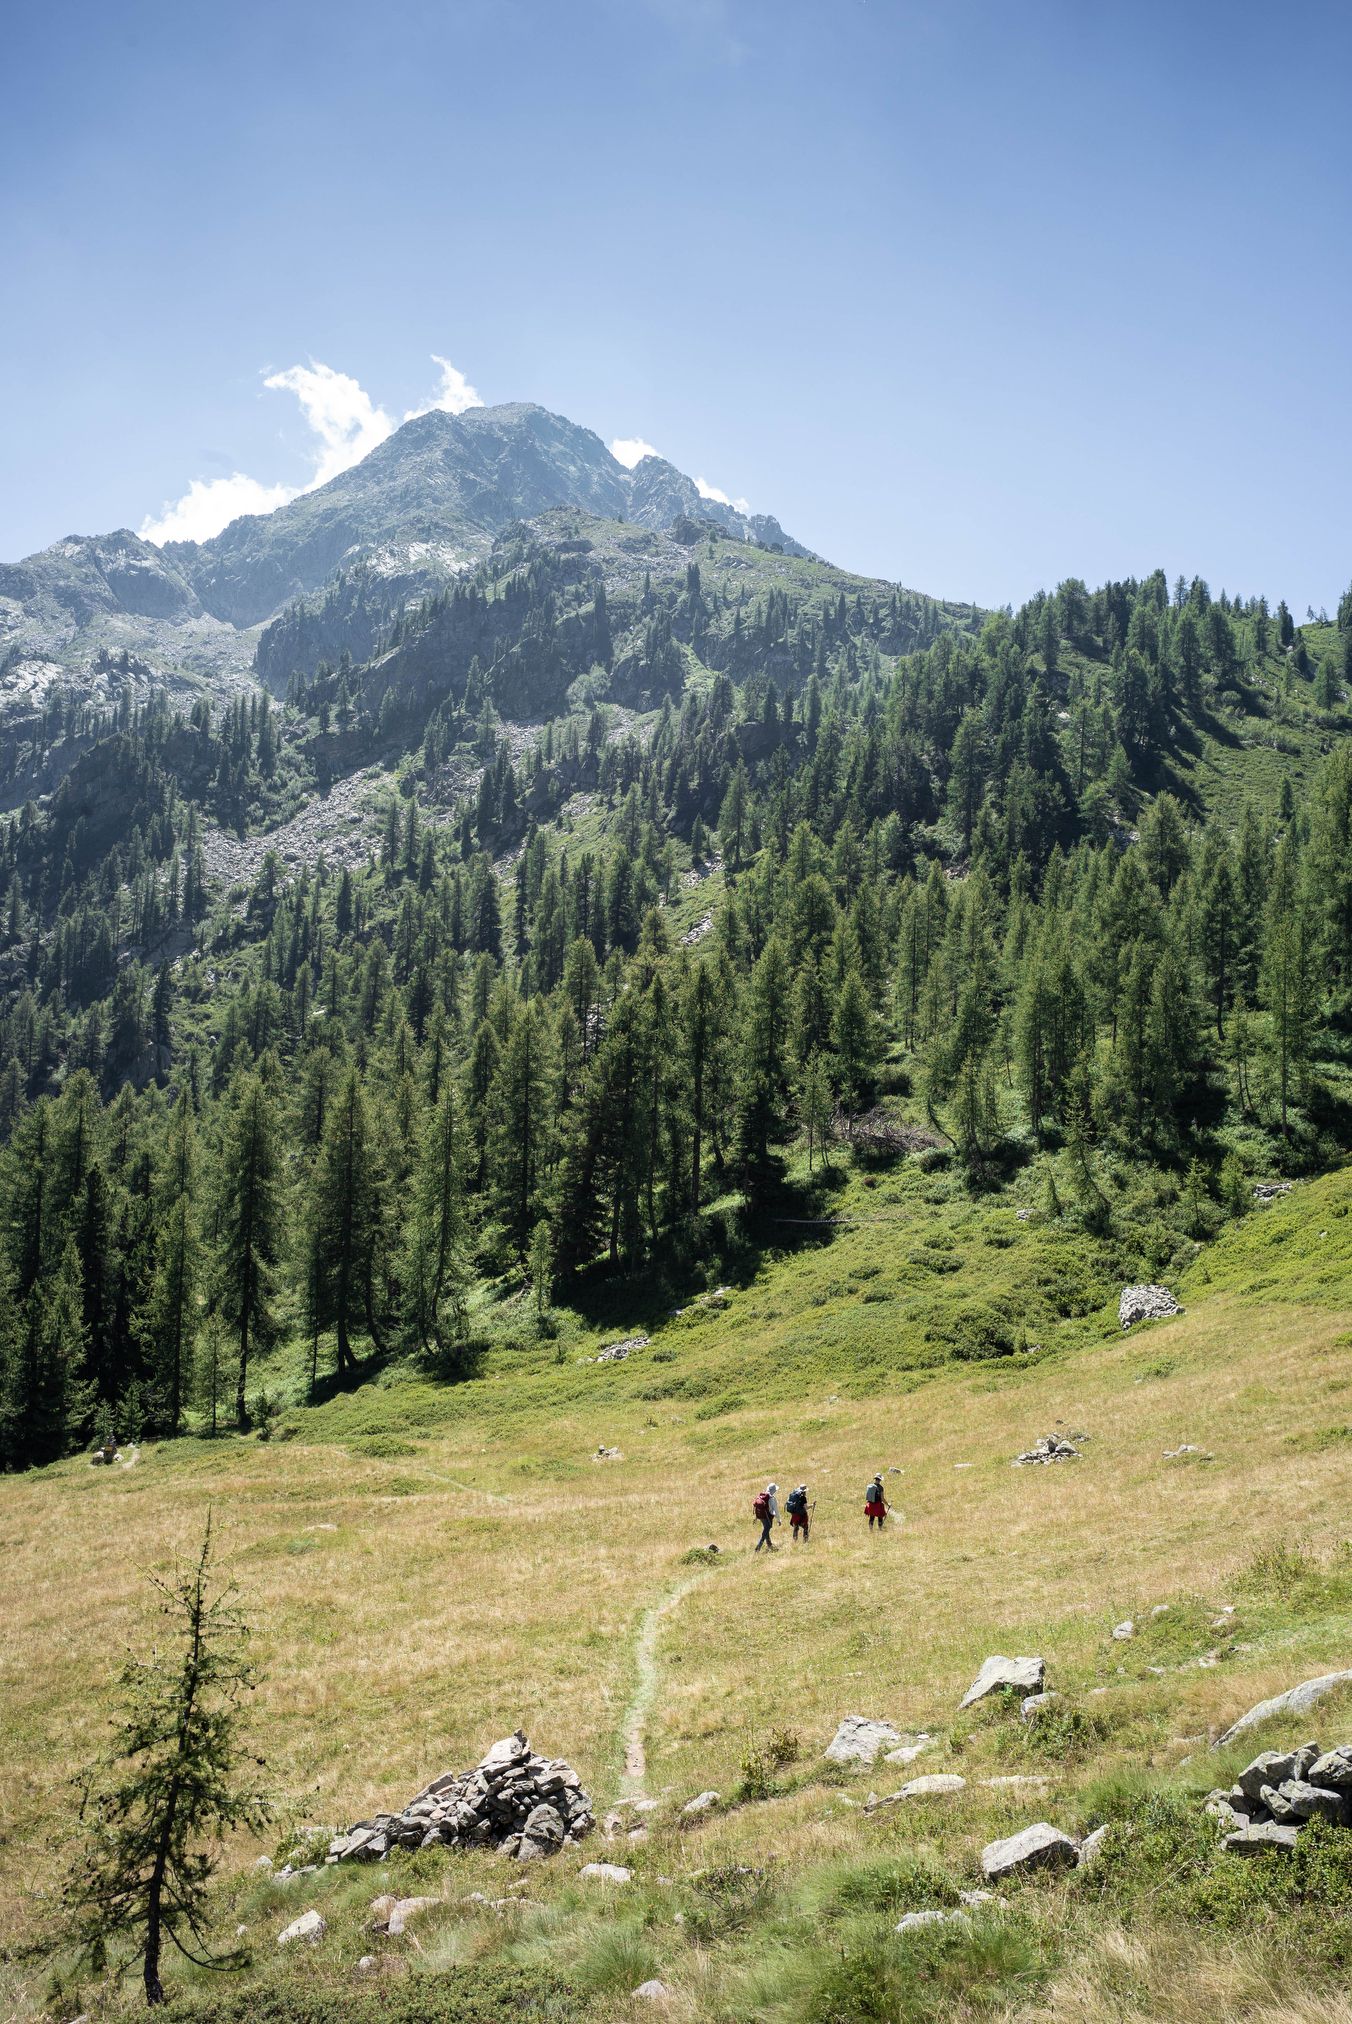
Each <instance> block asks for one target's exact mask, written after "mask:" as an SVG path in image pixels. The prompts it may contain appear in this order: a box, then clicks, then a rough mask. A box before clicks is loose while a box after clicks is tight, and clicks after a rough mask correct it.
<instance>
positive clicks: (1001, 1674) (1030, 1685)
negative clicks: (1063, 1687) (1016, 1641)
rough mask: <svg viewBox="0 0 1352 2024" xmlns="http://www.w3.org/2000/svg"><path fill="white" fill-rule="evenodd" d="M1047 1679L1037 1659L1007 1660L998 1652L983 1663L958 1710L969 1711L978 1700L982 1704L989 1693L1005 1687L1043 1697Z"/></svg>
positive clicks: (1042, 1665)
mask: <svg viewBox="0 0 1352 2024" xmlns="http://www.w3.org/2000/svg"><path fill="white" fill-rule="evenodd" d="M1045 1678H1046V1667H1045V1665H1044V1664H1043V1662H1042V1660H1041V1659H1038V1658H1017V1659H1007V1658H1004V1657H1002V1656H1001V1655H1000V1654H999V1653H996V1654H995V1655H994V1656H993V1657H991V1658H988V1659H986V1660H984V1661H983V1663H982V1667H981V1670H980V1672H979V1673H978V1674H977V1676H976V1678H975V1679H974V1680H973V1681H972V1684H971V1686H970V1687H969V1688H968V1689H967V1692H966V1693H965V1694H964V1695H963V1697H962V1699H961V1701H959V1703H958V1706H959V1708H970V1707H972V1706H973V1705H974V1704H975V1703H976V1702H977V1701H983V1700H984V1699H985V1698H986V1696H987V1694H994V1693H998V1692H999V1691H1000V1689H1001V1688H1003V1687H1010V1688H1013V1689H1014V1690H1015V1691H1016V1692H1018V1693H1020V1694H1023V1695H1029V1694H1040V1693H1041V1692H1042V1687H1043V1682H1044V1680H1045Z"/></svg>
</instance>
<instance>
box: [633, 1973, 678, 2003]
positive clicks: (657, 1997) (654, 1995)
mask: <svg viewBox="0 0 1352 2024" xmlns="http://www.w3.org/2000/svg"><path fill="white" fill-rule="evenodd" d="M634 1994H635V1995H636V1996H641V1997H642V1998H643V2000H644V2002H645V2003H665V2002H666V2000H667V1998H668V1996H669V1995H670V1994H671V1991H670V1989H669V1988H668V1987H667V1985H666V1983H665V1982H659V1981H658V1980H657V1977H656V1976H654V1977H653V1978H652V1980H651V1981H648V1982H640V1983H639V1985H638V1987H637V1989H635V1991H634Z"/></svg>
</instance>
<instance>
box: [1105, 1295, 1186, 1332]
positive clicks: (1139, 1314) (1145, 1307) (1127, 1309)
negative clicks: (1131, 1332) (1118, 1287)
mask: <svg viewBox="0 0 1352 2024" xmlns="http://www.w3.org/2000/svg"><path fill="white" fill-rule="evenodd" d="M1182 1312H1183V1309H1182V1308H1181V1307H1180V1306H1179V1304H1178V1302H1177V1301H1176V1300H1175V1299H1174V1296H1173V1294H1172V1293H1171V1292H1170V1291H1169V1289H1168V1287H1167V1286H1124V1287H1123V1288H1122V1297H1121V1299H1120V1300H1119V1301H1118V1303H1117V1319H1118V1321H1119V1322H1120V1323H1121V1325H1122V1327H1123V1328H1134V1327H1135V1326H1136V1324H1137V1322H1138V1321H1167V1320H1168V1319H1169V1317H1170V1315H1173V1314H1181V1313H1182Z"/></svg>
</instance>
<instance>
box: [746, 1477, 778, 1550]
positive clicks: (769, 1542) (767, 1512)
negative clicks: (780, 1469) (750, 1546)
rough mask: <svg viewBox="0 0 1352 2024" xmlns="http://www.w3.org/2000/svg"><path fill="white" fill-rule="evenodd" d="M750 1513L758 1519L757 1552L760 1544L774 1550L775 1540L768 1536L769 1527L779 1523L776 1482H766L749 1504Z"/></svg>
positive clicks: (760, 1546)
mask: <svg viewBox="0 0 1352 2024" xmlns="http://www.w3.org/2000/svg"><path fill="white" fill-rule="evenodd" d="M751 1515H752V1517H753V1518H758V1519H759V1520H760V1529H761V1536H760V1538H759V1539H758V1540H757V1541H756V1551H757V1553H759V1552H760V1550H761V1548H762V1546H768V1547H769V1549H770V1551H771V1552H772V1553H774V1552H776V1551H777V1548H776V1546H775V1542H774V1540H773V1539H772V1538H771V1537H770V1528H771V1526H772V1525H777V1524H778V1523H779V1485H778V1483H767V1484H766V1486H765V1488H764V1489H763V1490H762V1491H761V1493H760V1495H759V1497H757V1499H756V1501H755V1503H754V1504H753V1505H752V1506H751Z"/></svg>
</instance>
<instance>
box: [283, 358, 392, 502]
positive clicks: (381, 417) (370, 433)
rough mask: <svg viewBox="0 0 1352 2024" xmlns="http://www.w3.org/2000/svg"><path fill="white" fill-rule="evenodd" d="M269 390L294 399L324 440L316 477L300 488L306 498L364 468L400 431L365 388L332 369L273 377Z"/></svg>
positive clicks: (292, 370) (295, 370)
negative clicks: (366, 460)
mask: <svg viewBox="0 0 1352 2024" xmlns="http://www.w3.org/2000/svg"><path fill="white" fill-rule="evenodd" d="M263 384H264V386H265V387H269V388H272V389H274V390H281V391H284V392H287V393H293V394H294V395H295V396H296V399H297V400H298V401H299V402H300V406H301V413H302V414H303V415H304V416H305V419H306V421H307V422H308V423H309V424H310V427H311V428H312V429H313V430H314V432H315V434H316V435H317V436H318V438H319V448H318V451H317V453H316V462H315V474H314V476H313V478H311V480H310V482H309V484H308V485H303V486H301V487H300V490H301V491H303V492H313V491H314V489H315V487H316V485H327V484H328V482H329V479H330V478H336V477H337V476H338V474H339V472H340V471H346V470H348V469H350V467H351V466H352V465H353V464H359V463H360V462H361V460H362V458H363V457H366V456H369V455H370V453H371V451H372V450H374V449H375V448H376V447H377V445H378V444H380V443H383V442H384V440H385V438H386V436H388V435H391V434H392V433H393V431H394V423H393V422H392V421H391V420H390V418H389V416H388V415H387V414H386V413H385V410H384V409H383V408H378V407H377V406H376V405H375V402H374V401H373V400H372V399H371V396H370V395H369V394H368V393H367V391H366V389H365V387H363V386H362V385H361V384H360V383H359V382H358V381H357V380H354V379H353V378H352V375H351V374H350V373H345V372H335V371H334V369H333V367H332V366H331V365H315V364H314V363H313V362H312V363H311V364H309V365H292V366H288V367H287V369H286V371H285V372H275V373H271V374H270V375H269V376H268V378H267V379H265V380H264V382H263Z"/></svg>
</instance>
